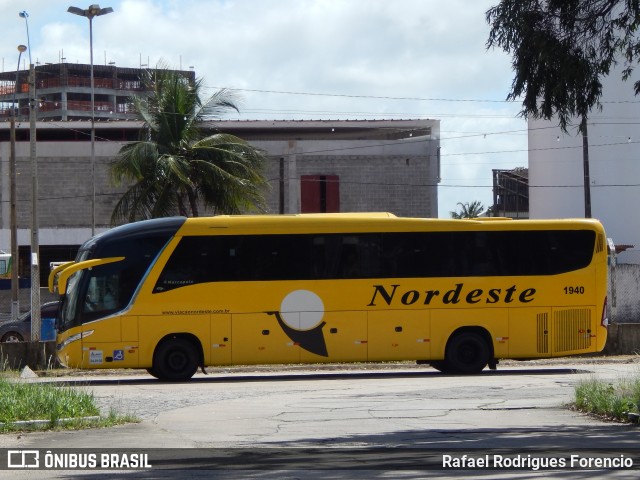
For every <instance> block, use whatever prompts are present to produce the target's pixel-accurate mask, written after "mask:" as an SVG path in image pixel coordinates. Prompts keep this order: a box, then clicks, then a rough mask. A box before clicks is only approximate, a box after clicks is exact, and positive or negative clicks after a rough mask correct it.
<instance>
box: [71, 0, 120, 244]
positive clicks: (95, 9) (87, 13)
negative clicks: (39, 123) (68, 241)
mask: <svg viewBox="0 0 640 480" xmlns="http://www.w3.org/2000/svg"><path fill="white" fill-rule="evenodd" d="M67 12H69V13H73V14H74V15H80V16H81V17H86V18H88V19H89V59H90V64H91V236H94V235H95V234H96V126H95V121H96V120H95V86H94V81H93V17H99V16H101V15H106V14H107V13H111V12H113V8H111V7H106V8H100V5H90V6H89V8H85V9H83V8H78V7H69V8H68V9H67Z"/></svg>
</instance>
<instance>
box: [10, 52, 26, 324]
mask: <svg viewBox="0 0 640 480" xmlns="http://www.w3.org/2000/svg"><path fill="white" fill-rule="evenodd" d="M26 50H27V47H26V46H24V45H18V52H19V53H18V67H17V68H16V84H15V87H14V89H13V103H12V106H11V149H10V150H11V151H10V157H11V158H10V162H9V175H10V177H11V178H10V180H9V182H10V190H11V192H10V197H11V213H10V223H11V320H12V321H14V322H15V321H16V320H17V319H18V313H19V311H20V308H19V307H20V304H19V300H18V298H19V296H18V288H19V281H20V278H19V276H18V264H19V261H18V259H19V257H18V221H17V215H16V207H17V203H18V200H17V190H16V182H17V172H16V92H17V90H18V80H19V77H18V72H19V71H20V58H21V57H22V53H23V52H25V51H26Z"/></svg>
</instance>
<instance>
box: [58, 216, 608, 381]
mask: <svg viewBox="0 0 640 480" xmlns="http://www.w3.org/2000/svg"><path fill="white" fill-rule="evenodd" d="M607 260H608V255H607V241H606V238H605V232H604V229H603V227H602V225H601V224H600V223H599V222H598V221H596V220H591V219H585V220H581V219H579V220H540V221H534V220H519V221H514V220H509V219H500V220H498V219H485V220H479V219H478V220H437V219H419V218H399V217H396V216H394V215H392V214H387V213H362V214H301V215H259V216H258V215H256V216H217V217H210V218H184V217H172V218H163V219H154V220H146V221H141V222H136V223H131V224H128V225H124V226H120V227H116V228H113V229H111V230H109V231H107V232H105V233H102V234H100V235H97V236H95V237H94V238H92V239H90V240H88V241H87V242H86V243H85V244H84V245H82V247H81V248H80V250H79V252H78V255H77V258H76V260H75V262H70V263H66V264H63V265H61V266H59V267H57V268H56V269H54V270H53V271H52V272H51V275H50V277H49V288H50V289H51V290H52V291H53V290H54V289H57V291H58V292H59V294H60V295H61V297H62V306H61V309H60V316H59V318H58V321H57V330H58V336H57V344H58V345H57V348H58V355H59V358H60V361H61V362H62V363H63V364H64V365H68V366H70V367H76V368H109V369H113V368H143V369H147V370H148V371H149V373H150V374H152V375H154V376H155V377H157V378H160V379H165V380H186V379H189V378H191V377H192V376H193V375H194V374H195V372H196V371H197V370H198V367H201V368H202V370H203V371H204V368H205V367H206V366H218V365H238V364H240V365H248V364H276V363H278V364H286V363H317V362H363V361H370V362H378V361H403V360H412V361H413V360H415V361H418V362H419V363H426V364H430V365H432V366H434V367H435V368H436V369H438V370H440V371H443V372H448V373H461V374H471V373H477V372H480V371H481V370H483V369H484V368H485V367H487V366H489V367H490V368H492V369H495V368H496V364H497V363H498V360H499V359H505V358H515V359H529V358H541V357H551V356H566V355H573V354H579V353H586V352H598V351H600V350H602V349H603V347H604V344H605V341H606V338H607V323H608V322H607V317H606V301H607V300H606V296H607V270H608V266H607V263H608V262H607Z"/></svg>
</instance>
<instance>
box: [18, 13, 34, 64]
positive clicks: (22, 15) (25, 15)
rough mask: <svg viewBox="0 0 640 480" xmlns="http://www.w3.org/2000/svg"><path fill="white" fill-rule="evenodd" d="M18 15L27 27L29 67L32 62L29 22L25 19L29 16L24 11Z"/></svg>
mask: <svg viewBox="0 0 640 480" xmlns="http://www.w3.org/2000/svg"><path fill="white" fill-rule="evenodd" d="M18 15H20V17H21V18H24V23H25V25H26V26H27V45H29V65H31V64H32V63H33V62H32V61H31V40H30V39H29V21H28V20H27V18H29V14H28V13H27V11H26V10H23V11H21V12H20V13H18Z"/></svg>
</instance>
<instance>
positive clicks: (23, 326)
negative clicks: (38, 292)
mask: <svg viewBox="0 0 640 480" xmlns="http://www.w3.org/2000/svg"><path fill="white" fill-rule="evenodd" d="M59 305H60V302H47V303H45V304H43V305H42V306H41V307H40V318H41V321H42V322H43V325H44V326H45V327H50V326H51V322H50V321H49V322H47V320H48V319H52V318H56V316H57V315H58V306H59ZM30 340H31V312H30V311H29V312H27V313H23V314H22V315H20V317H18V320H16V321H15V322H12V321H11V320H9V321H8V322H4V323H0V342H29V341H30Z"/></svg>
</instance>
